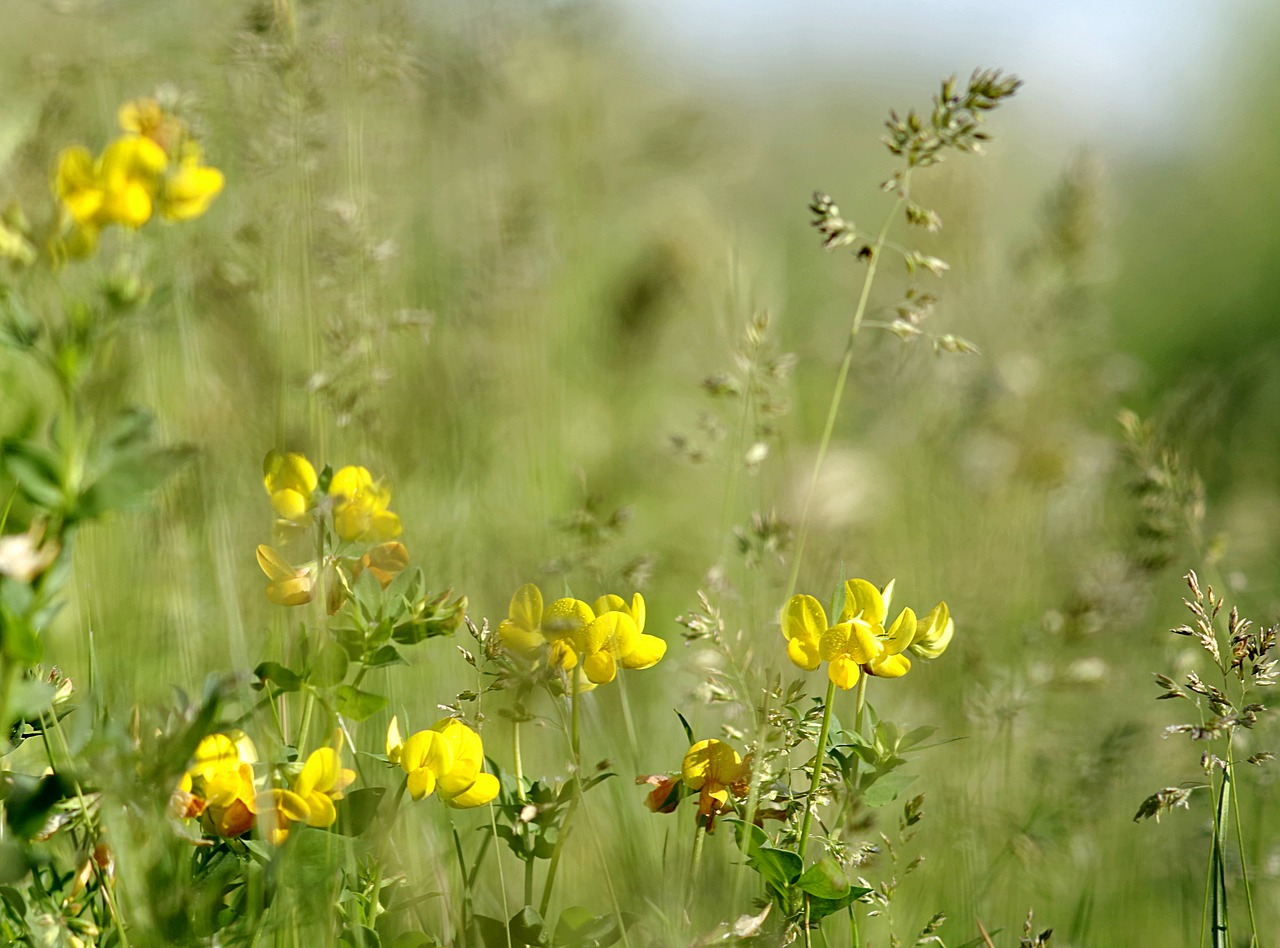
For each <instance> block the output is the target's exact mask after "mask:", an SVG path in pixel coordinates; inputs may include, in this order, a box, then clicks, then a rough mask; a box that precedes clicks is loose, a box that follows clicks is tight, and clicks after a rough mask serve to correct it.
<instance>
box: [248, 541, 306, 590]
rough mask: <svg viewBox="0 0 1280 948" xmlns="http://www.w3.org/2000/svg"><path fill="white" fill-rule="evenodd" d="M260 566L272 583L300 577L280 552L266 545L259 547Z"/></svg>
mask: <svg viewBox="0 0 1280 948" xmlns="http://www.w3.org/2000/svg"><path fill="white" fill-rule="evenodd" d="M258 565H259V566H260V567H262V571H263V572H264V573H266V574H267V579H270V580H271V581H272V582H280V581H281V580H284V579H293V578H294V577H295V576H297V575H298V571H297V570H295V569H294V568H293V566H292V565H291V564H290V563H289V561H288V560H286V559H285V558H284V556H282V555H281V553H280V551H279V550H276V549H274V548H273V547H269V546H267V545H266V544H265V543H262V544H259V545H258Z"/></svg>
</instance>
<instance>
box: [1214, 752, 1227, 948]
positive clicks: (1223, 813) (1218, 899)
mask: <svg viewBox="0 0 1280 948" xmlns="http://www.w3.org/2000/svg"><path fill="white" fill-rule="evenodd" d="M1230 799H1231V774H1230V772H1229V771H1227V770H1224V771H1223V772H1222V783H1221V785H1220V786H1219V789H1218V805H1217V807H1216V808H1215V809H1214V816H1213V847H1212V849H1211V850H1210V856H1209V861H1210V865H1211V866H1212V885H1213V890H1212V918H1211V921H1210V939H1211V943H1212V945H1213V948H1229V946H1230V944H1231V927H1230V920H1229V913H1228V910H1227V870H1226V864H1225V860H1224V857H1225V855H1226V842H1227V820H1228V819H1229V817H1228V814H1227V806H1228V805H1229V804H1230Z"/></svg>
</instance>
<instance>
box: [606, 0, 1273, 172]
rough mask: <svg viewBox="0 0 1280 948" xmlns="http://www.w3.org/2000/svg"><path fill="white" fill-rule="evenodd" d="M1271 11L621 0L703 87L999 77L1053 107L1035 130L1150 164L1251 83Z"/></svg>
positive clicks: (1012, 2) (1262, 1)
mask: <svg viewBox="0 0 1280 948" xmlns="http://www.w3.org/2000/svg"><path fill="white" fill-rule="evenodd" d="M1269 2H1274V0H1069V2H1062V0H1039V2H1037V0H1004V2H1001V0H622V9H623V11H624V16H625V17H626V19H627V21H628V23H629V25H630V28H631V29H632V30H633V31H634V33H635V36H636V37H637V40H638V41H639V42H642V43H644V44H645V45H646V46H648V47H649V49H650V51H651V52H652V53H653V54H655V55H657V56H659V57H660V58H661V59H662V60H663V61H664V63H665V64H666V65H667V66H668V67H669V68H671V69H672V70H676V71H678V72H679V73H681V74H687V75H689V76H690V77H691V78H692V77H693V76H699V77H703V78H711V79H714V80H719V81H723V82H728V83H734V84H742V83H748V84H750V83H758V82H763V83H767V84H770V85H777V84H779V83H783V84H786V83H793V82H794V83H803V82H806V81H811V78H812V77H813V76H815V75H820V74H821V75H827V76H832V75H840V74H845V75H849V76H856V77H858V78H860V79H862V80H865V79H867V78H868V77H872V78H874V79H875V81H877V82H880V83H883V84H884V85H885V86H886V87H888V88H892V89H897V88H899V87H901V88H916V89H918V88H919V85H920V83H921V81H924V80H925V79H927V81H928V84H929V86H932V85H933V83H934V81H935V80H936V79H937V78H939V77H941V76H943V75H947V74H950V73H960V74H961V75H967V74H968V73H969V72H970V71H971V70H972V68H973V67H975V66H999V67H1002V68H1003V69H1004V70H1005V71H1006V72H1014V73H1017V74H1018V75H1019V76H1021V77H1022V78H1023V79H1024V80H1025V81H1026V83H1027V85H1026V87H1025V88H1024V90H1023V93H1022V94H1021V98H1022V99H1024V100H1027V99H1034V100H1035V101H1037V102H1038V103H1039V104H1040V105H1041V106H1042V107H1041V108H1035V109H1031V110H1029V112H1030V114H1031V115H1032V116H1033V119H1032V121H1033V122H1034V121H1039V122H1041V123H1044V124H1045V125H1046V126H1049V125H1053V126H1056V127H1057V131H1059V132H1061V131H1064V130H1063V129H1062V128H1061V125H1062V124H1063V123H1066V124H1068V125H1069V126H1070V127H1069V128H1068V129H1066V130H1065V131H1066V132H1067V134H1069V135H1072V136H1073V137H1076V138H1086V139H1087V138H1090V137H1096V138H1098V139H1099V140H1100V142H1099V143H1102V142H1106V143H1109V144H1110V145H1111V146H1113V147H1115V148H1118V149H1119V150H1125V151H1128V150H1133V151H1147V150H1158V149H1161V148H1163V147H1166V146H1167V145H1168V144H1169V143H1170V142H1171V141H1172V140H1173V138H1174V136H1176V135H1178V134H1179V127H1180V125H1184V124H1185V123H1184V122H1182V121H1181V119H1182V118H1183V117H1184V116H1185V113H1186V112H1187V110H1189V109H1190V110H1201V109H1203V108H1206V107H1208V106H1210V105H1211V103H1212V101H1213V97H1214V96H1215V95H1218V94H1220V93H1221V91H1222V90H1223V89H1224V88H1228V87H1229V83H1230V82H1231V81H1233V80H1234V79H1237V78H1239V77H1238V76H1236V75H1234V74H1233V73H1234V72H1235V71H1236V70H1238V69H1240V68H1241V53H1242V50H1243V49H1244V48H1245V47H1246V46H1247V43H1246V37H1247V35H1248V29H1249V27H1250V25H1254V26H1255V27H1256V25H1257V23H1259V22H1261V20H1262V16H1261V11H1262V10H1263V9H1265V5H1266V4H1268V3H1269ZM1034 116H1038V117H1039V118H1038V119H1037V118H1034ZM1046 131H1049V129H1046Z"/></svg>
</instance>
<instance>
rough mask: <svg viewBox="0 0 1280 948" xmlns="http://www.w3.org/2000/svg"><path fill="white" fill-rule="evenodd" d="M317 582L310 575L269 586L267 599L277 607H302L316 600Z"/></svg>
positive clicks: (283, 580)
mask: <svg viewBox="0 0 1280 948" xmlns="http://www.w3.org/2000/svg"><path fill="white" fill-rule="evenodd" d="M315 594H316V581H315V577H313V576H311V575H310V574H309V573H304V574H303V575H301V576H295V577H293V578H292V579H282V580H280V581H279V582H276V583H271V584H270V585H269V586H267V599H268V600H270V601H271V602H273V603H275V604H276V605H277V606H302V605H305V604H306V603H308V602H310V601H311V600H312V599H314V598H315Z"/></svg>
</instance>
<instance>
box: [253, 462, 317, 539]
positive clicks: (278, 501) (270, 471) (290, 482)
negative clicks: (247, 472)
mask: <svg viewBox="0 0 1280 948" xmlns="http://www.w3.org/2000/svg"><path fill="white" fill-rule="evenodd" d="M262 484H263V486H264V487H266V489H267V493H268V494H270V495H271V506H272V507H273V508H274V509H275V512H276V514H277V515H278V516H279V517H280V518H281V519H282V520H288V521H290V522H291V523H298V522H299V521H301V520H303V519H304V518H305V517H306V515H307V511H308V510H310V509H311V507H312V505H313V503H314V494H315V490H316V484H317V479H316V469H315V468H314V467H312V465H311V462H310V461H308V460H307V459H306V458H305V457H304V456H303V455H301V454H294V453H292V452H289V453H283V452H280V451H276V450H272V451H269V452H268V453H267V456H266V458H265V459H264V460H263V462H262Z"/></svg>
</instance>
